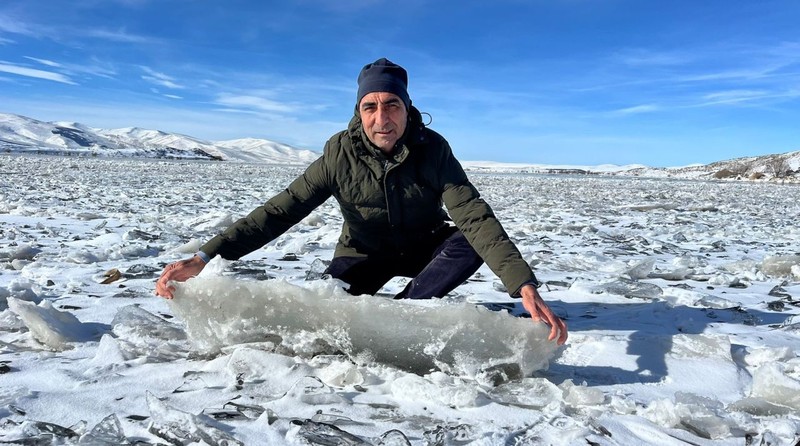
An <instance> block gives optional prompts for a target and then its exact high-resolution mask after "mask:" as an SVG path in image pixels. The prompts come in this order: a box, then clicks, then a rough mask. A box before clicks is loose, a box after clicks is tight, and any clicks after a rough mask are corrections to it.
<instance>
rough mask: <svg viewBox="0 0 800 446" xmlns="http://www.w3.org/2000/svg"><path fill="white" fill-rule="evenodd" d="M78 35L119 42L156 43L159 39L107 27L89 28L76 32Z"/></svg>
mask: <svg viewBox="0 0 800 446" xmlns="http://www.w3.org/2000/svg"><path fill="white" fill-rule="evenodd" d="M77 34H78V35H79V36H85V37H91V38H96V39H101V40H108V41H112V42H120V43H157V42H159V39H156V38H153V37H149V36H143V35H139V34H131V33H129V32H128V31H126V30H125V29H119V30H107V29H89V30H86V31H80V32H78V33H77Z"/></svg>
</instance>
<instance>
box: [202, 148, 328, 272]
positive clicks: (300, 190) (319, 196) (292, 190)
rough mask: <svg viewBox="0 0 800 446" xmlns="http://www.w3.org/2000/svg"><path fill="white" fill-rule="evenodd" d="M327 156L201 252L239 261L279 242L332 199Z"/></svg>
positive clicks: (213, 239)
mask: <svg viewBox="0 0 800 446" xmlns="http://www.w3.org/2000/svg"><path fill="white" fill-rule="evenodd" d="M327 170H328V169H327V168H326V165H325V156H324V155H323V156H322V157H320V158H319V159H317V160H316V161H314V162H313V163H312V164H311V165H310V166H309V167H308V168H307V169H306V170H305V172H304V173H303V174H302V175H300V176H299V177H297V178H296V179H295V180H294V181H292V183H291V184H290V185H289V187H287V188H286V189H285V190H283V191H282V192H280V193H279V194H277V195H275V196H274V197H272V198H271V199H270V200H269V201H267V202H266V203H264V204H263V205H262V206H259V207H257V208H256V209H255V210H253V211H252V212H250V214H249V215H247V216H246V217H244V218H242V219H240V220H238V221H236V222H235V223H234V224H233V225H231V226H230V227H229V228H228V229H226V230H225V231H224V232H222V233H221V234H219V235H217V236H216V237H214V238H212V239H211V240H209V241H208V242H207V243H206V244H205V245H203V246H202V247H201V248H200V250H201V251H203V252H204V253H206V254H207V255H208V256H209V257H211V258H213V257H214V256H216V255H220V256H222V258H224V259H227V260H236V259H239V258H241V257H243V256H245V255H247V254H249V253H251V252H253V251H255V250H256V249H258V248H261V247H262V246H264V245H265V244H267V243H269V242H271V241H272V240H274V239H276V238H277V237H278V236H280V235H281V234H283V233H284V232H286V231H287V230H288V229H289V228H291V227H292V226H294V225H295V224H297V223H298V222H299V221H300V220H302V219H303V218H305V217H306V216H307V215H308V214H310V213H311V211H313V210H314V209H315V208H316V207H317V206H319V205H321V204H322V203H324V202H325V200H327V199H328V197H330V196H331V192H330V187H329V184H330V182H329V181H328V179H329V177H328V174H327Z"/></svg>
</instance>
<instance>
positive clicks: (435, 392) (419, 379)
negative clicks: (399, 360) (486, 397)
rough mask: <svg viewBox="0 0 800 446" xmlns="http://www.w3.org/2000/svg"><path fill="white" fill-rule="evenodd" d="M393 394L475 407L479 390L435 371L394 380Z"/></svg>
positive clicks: (453, 405) (445, 404)
mask: <svg viewBox="0 0 800 446" xmlns="http://www.w3.org/2000/svg"><path fill="white" fill-rule="evenodd" d="M392 394H394V395H395V396H396V397H398V398H400V399H404V400H410V401H429V402H432V403H436V404H441V405H444V406H452V407H475V406H476V404H477V401H478V395H479V393H478V390H477V388H476V387H475V386H474V385H470V384H467V383H465V382H462V381H461V380H459V379H457V378H455V377H452V376H449V375H446V374H444V373H442V372H433V373H431V374H429V375H426V376H424V377H423V376H417V375H411V374H409V375H405V376H401V377H400V378H397V379H396V380H394V381H393V382H392Z"/></svg>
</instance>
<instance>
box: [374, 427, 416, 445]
mask: <svg viewBox="0 0 800 446" xmlns="http://www.w3.org/2000/svg"><path fill="white" fill-rule="evenodd" d="M373 443H375V446H411V442H410V441H408V437H406V435H405V434H404V433H402V432H400V431H399V430H397V429H392V430H390V431H387V432H384V433H383V435H381V436H380V438H378V439H376V440H375V441H373Z"/></svg>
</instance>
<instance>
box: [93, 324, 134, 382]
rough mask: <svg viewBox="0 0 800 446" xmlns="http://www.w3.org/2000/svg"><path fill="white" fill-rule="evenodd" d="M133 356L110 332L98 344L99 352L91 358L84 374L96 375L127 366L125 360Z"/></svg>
mask: <svg viewBox="0 0 800 446" xmlns="http://www.w3.org/2000/svg"><path fill="white" fill-rule="evenodd" d="M132 357H133V355H131V354H130V353H128V352H125V351H123V349H122V348H121V347H120V341H119V340H117V339H115V338H114V337H113V336H111V335H109V334H104V335H103V337H102V338H100V343H99V344H98V346H97V353H95V355H94V357H93V358H92V359H91V360H89V362H88V364H89V368H88V369H87V370H86V371H85V372H84V373H83V374H84V376H95V375H97V374H101V373H103V372H106V371H113V370H116V369H118V368H121V367H125V361H127V360H129V359H132Z"/></svg>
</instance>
